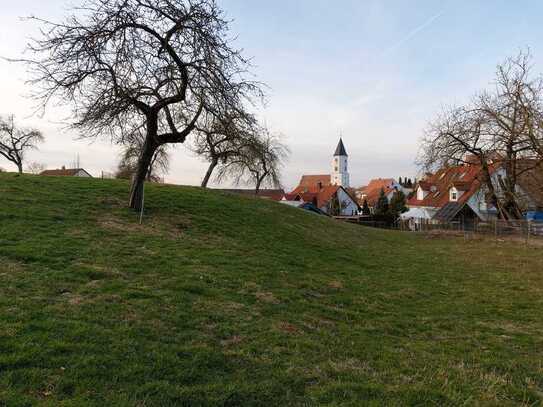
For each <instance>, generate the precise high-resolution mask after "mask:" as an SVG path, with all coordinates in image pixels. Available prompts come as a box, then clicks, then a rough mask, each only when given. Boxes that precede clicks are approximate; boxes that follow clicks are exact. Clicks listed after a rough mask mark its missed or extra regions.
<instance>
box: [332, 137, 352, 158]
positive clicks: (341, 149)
mask: <svg viewBox="0 0 543 407" xmlns="http://www.w3.org/2000/svg"><path fill="white" fill-rule="evenodd" d="M341 156H345V157H348V156H349V155H348V154H347V150H345V146H344V145H343V139H342V138H341V137H340V138H339V143H338V145H337V148H336V152H335V153H334V157H341Z"/></svg>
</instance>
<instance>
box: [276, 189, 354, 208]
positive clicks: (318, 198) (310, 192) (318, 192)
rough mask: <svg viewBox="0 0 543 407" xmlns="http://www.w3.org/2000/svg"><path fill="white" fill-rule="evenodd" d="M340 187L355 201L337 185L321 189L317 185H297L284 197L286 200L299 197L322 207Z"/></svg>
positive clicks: (298, 198)
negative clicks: (310, 186)
mask: <svg viewBox="0 0 543 407" xmlns="http://www.w3.org/2000/svg"><path fill="white" fill-rule="evenodd" d="M340 188H341V189H343V190H344V191H345V192H346V193H347V194H348V195H349V196H350V197H351V199H352V200H353V201H354V202H356V199H355V198H353V196H352V195H351V194H350V193H349V191H347V190H346V189H345V188H343V187H341V186H338V185H328V186H326V187H323V188H321V189H318V187H313V188H305V187H302V186H299V187H297V188H296V189H295V190H294V191H292V192H291V193H289V194H286V195H285V198H286V199H287V200H288V201H296V200H300V199H301V200H303V201H304V202H312V203H314V204H316V205H317V207H319V208H322V207H323V206H325V205H326V204H327V203H328V202H329V201H330V199H332V197H333V196H334V195H335V194H336V193H337V191H338V190H339V189H340Z"/></svg>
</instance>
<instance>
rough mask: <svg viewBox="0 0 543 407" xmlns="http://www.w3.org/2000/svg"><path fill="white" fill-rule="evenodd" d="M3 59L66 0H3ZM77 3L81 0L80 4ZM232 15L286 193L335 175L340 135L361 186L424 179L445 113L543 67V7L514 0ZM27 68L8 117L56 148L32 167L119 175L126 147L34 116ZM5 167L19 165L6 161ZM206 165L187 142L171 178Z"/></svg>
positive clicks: (246, 1) (9, 89) (280, 6)
mask: <svg viewBox="0 0 543 407" xmlns="http://www.w3.org/2000/svg"><path fill="white" fill-rule="evenodd" d="M0 1H1V2H2V3H3V4H2V8H1V11H0V13H1V14H0V56H5V57H17V56H20V55H21V52H22V50H23V49H24V47H25V44H26V42H27V38H28V37H30V36H32V35H35V34H36V26H35V25H34V24H33V23H30V22H25V21H21V20H20V17H22V16H27V15H31V14H34V15H37V16H40V17H42V16H43V17H46V18H49V19H61V18H62V16H63V15H65V13H66V9H67V6H68V3H67V2H66V1H65V0H47V1H43V0H17V1H8V0H0ZM74 2H76V0H74ZM219 3H220V4H221V5H222V7H223V8H224V9H225V11H226V12H227V15H228V16H229V17H230V18H232V19H233V20H234V22H233V24H232V31H233V33H235V34H236V35H237V36H238V40H237V41H238V46H241V47H243V48H244V49H245V54H246V55H247V56H250V57H253V62H254V64H255V69H254V72H255V74H256V77H257V79H259V80H260V81H263V82H265V83H266V84H267V85H268V86H269V97H268V105H267V108H266V110H265V111H264V112H263V118H264V120H265V121H266V122H267V124H268V125H269V126H270V127H272V129H273V130H275V131H277V132H280V133H283V134H284V135H285V141H286V143H287V144H288V145H289V147H290V149H291V151H292V155H291V158H290V161H289V162H288V163H287V165H286V167H285V170H284V181H285V185H286V186H287V187H292V186H294V185H295V184H296V183H297V181H298V179H299V177H300V176H301V175H302V174H311V173H317V174H319V173H321V174H322V173H328V172H330V167H331V165H330V162H331V155H332V153H333V152H334V150H335V147H336V144H337V142H338V137H339V134H340V132H341V133H342V134H343V138H344V141H345V146H346V148H347V151H348V153H349V155H350V173H351V182H352V184H353V186H358V185H363V184H365V183H366V182H367V181H368V180H369V179H371V178H376V177H398V176H415V175H416V173H417V168H416V166H415V165H414V160H415V157H416V153H417V148H418V139H419V138H420V136H421V134H422V129H423V128H424V126H425V123H426V122H427V121H428V120H429V119H431V118H432V117H433V116H434V115H435V113H436V112H437V111H439V109H440V107H441V106H443V105H448V104H453V103H458V102H462V101H465V100H466V99H468V98H469V97H470V95H471V94H473V93H474V92H475V91H477V90H478V89H480V88H482V87H485V86H489V84H490V82H491V81H492V77H493V74H494V71H495V66H496V64H497V63H498V62H500V61H502V60H503V59H504V58H505V57H507V56H508V55H511V54H515V53H516V52H517V51H518V50H519V49H520V48H525V47H530V49H531V51H532V53H533V54H534V56H535V65H536V70H537V71H543V65H542V64H541V62H542V59H543V47H542V46H541V45H540V43H541V38H542V34H543V25H542V24H541V16H543V2H541V1H537V0H534V1H528V0H524V1H523V2H522V7H521V6H520V5H518V4H517V3H516V2H512V1H509V0H501V1H500V0H492V1H490V0H488V1H482V0H481V1H475V0H463V1H462V0H458V1H439V2H437V1H434V0H432V1H430V0H428V1H424V0H405V1H399V0H398V1H393V0H387V1H385V0H374V1H365V0H337V1H334V2H331V1H328V0H326V1H325V0H274V1H264V0H258V1H250V0H219ZM25 79H26V74H25V71H24V69H23V68H22V67H20V66H15V65H12V64H10V63H7V62H5V61H0V114H8V113H14V114H16V115H17V117H18V119H19V121H21V122H22V123H24V124H29V125H36V126H40V128H42V129H43V131H44V133H45V135H46V138H47V142H46V143H45V144H43V145H42V146H41V148H40V150H39V151H36V152H33V153H32V154H31V157H30V160H31V161H37V162H42V163H45V164H47V166H48V167H50V168H56V167H60V166H61V165H70V164H71V163H72V162H73V161H74V159H75V156H76V154H79V155H80V160H81V165H82V166H83V167H84V168H86V169H87V170H89V171H90V172H91V173H92V174H94V175H99V174H100V172H101V171H102V170H103V171H113V169H114V167H115V162H116V159H117V157H118V154H119V150H118V149H117V148H116V147H113V146H112V145H110V144H109V143H108V142H107V141H105V140H98V141H95V142H94V143H92V144H91V143H89V141H88V140H86V141H77V140H76V136H77V135H76V134H72V133H70V132H69V131H66V130H65V129H64V126H63V125H62V124H59V122H60V121H61V119H63V114H62V112H59V111H55V110H53V109H52V110H49V111H47V112H46V115H45V117H43V118H40V117H38V116H36V115H33V112H34V109H33V107H32V106H33V103H32V102H31V101H29V100H28V99H26V98H25V94H27V93H28V91H29V89H28V88H27V87H26V85H25ZM0 166H1V167H4V168H10V169H12V167H10V165H9V163H7V162H4V161H0ZM204 171H205V164H204V163H201V162H200V161H199V160H198V159H196V158H195V157H193V156H192V154H191V153H190V152H188V151H187V150H186V148H185V147H183V146H179V147H177V149H176V150H175V151H174V153H173V159H172V168H171V171H170V174H169V175H168V176H167V177H166V180H167V181H169V182H174V183H179V184H198V183H199V182H200V179H201V177H202V175H203V173H204Z"/></svg>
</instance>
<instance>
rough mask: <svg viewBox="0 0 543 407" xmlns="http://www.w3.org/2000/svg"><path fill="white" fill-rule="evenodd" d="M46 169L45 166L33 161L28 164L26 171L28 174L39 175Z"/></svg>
mask: <svg viewBox="0 0 543 407" xmlns="http://www.w3.org/2000/svg"><path fill="white" fill-rule="evenodd" d="M46 168H47V167H46V165H45V164H43V163H39V162H36V161H34V162H31V163H30V164H28V166H27V167H26V171H27V172H28V173H30V174H34V175H39V174H41V173H42V172H43V171H45V169H46Z"/></svg>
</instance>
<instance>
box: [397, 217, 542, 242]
mask: <svg viewBox="0 0 543 407" xmlns="http://www.w3.org/2000/svg"><path fill="white" fill-rule="evenodd" d="M395 227H396V228H397V229H399V230H403V231H415V232H457V233H464V234H475V235H482V236H493V237H496V238H517V239H524V240H526V241H530V240H531V239H538V240H540V241H541V242H543V222H541V221H532V220H499V219H494V220H489V221H481V220H478V219H473V220H463V221H453V222H436V221H434V220H430V219H409V220H401V221H399V222H397V223H396V225H395Z"/></svg>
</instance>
